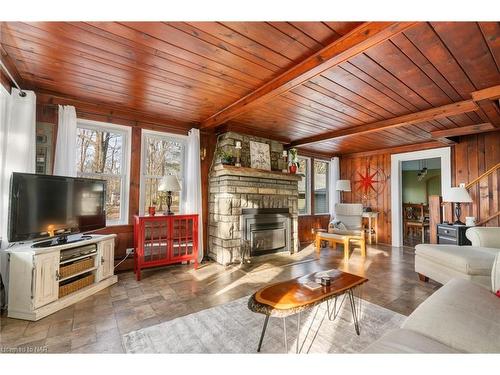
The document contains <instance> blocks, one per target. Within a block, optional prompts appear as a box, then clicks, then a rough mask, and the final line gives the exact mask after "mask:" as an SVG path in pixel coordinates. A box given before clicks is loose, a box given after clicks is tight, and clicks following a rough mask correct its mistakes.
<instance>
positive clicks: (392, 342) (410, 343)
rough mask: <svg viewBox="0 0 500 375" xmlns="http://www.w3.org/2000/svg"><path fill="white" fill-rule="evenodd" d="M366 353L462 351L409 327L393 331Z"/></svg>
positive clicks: (376, 342) (372, 345) (370, 347)
mask: <svg viewBox="0 0 500 375" xmlns="http://www.w3.org/2000/svg"><path fill="white" fill-rule="evenodd" d="M363 352H365V353H460V351H458V350H455V349H453V348H451V347H449V346H446V345H444V344H442V343H440V342H439V341H436V340H433V339H431V338H429V337H427V336H424V335H421V334H419V333H417V332H414V331H410V330H408V329H403V328H400V329H396V330H394V331H391V332H389V333H387V334H385V335H384V336H382V337H381V338H380V339H378V340H377V341H375V342H374V343H373V344H371V345H370V346H368V347H367V348H366V349H365V350H363Z"/></svg>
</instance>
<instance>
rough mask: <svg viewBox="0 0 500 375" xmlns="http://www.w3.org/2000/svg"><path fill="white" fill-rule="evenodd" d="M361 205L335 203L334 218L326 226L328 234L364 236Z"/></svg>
mask: <svg viewBox="0 0 500 375" xmlns="http://www.w3.org/2000/svg"><path fill="white" fill-rule="evenodd" d="M362 215H363V205H362V204H361V203H335V207H334V217H333V219H332V220H331V221H330V223H329V224H328V233H335V234H342V235H350V236H364V233H363V227H362V220H363V216H362Z"/></svg>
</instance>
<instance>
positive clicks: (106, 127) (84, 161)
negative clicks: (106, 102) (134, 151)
mask: <svg viewBox="0 0 500 375" xmlns="http://www.w3.org/2000/svg"><path fill="white" fill-rule="evenodd" d="M129 142H130V128H128V127H125V126H118V125H114V124H107V123H101V122H96V121H87V120H78V124H77V130H76V171H77V176H79V177H86V178H96V179H103V180H106V181H107V185H106V225H119V224H127V223H128V186H129V170H128V161H129V160H130V151H129V150H130V144H129Z"/></svg>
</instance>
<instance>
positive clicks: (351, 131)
mask: <svg viewBox="0 0 500 375" xmlns="http://www.w3.org/2000/svg"><path fill="white" fill-rule="evenodd" d="M477 109H478V107H477V105H476V103H474V101H472V100H464V101H461V102H457V103H452V104H447V105H444V106H441V107H436V108H431V109H426V110H424V111H420V112H416V113H410V114H407V115H403V116H398V117H393V118H391V119H387V120H382V121H377V122H372V123H369V124H363V125H358V126H352V127H349V128H346V129H340V130H335V131H331V132H327V133H323V134H318V135H315V136H311V137H307V138H302V139H299V140H296V141H292V142H291V143H290V145H291V146H304V145H306V144H311V143H317V142H322V141H326V140H328V139H332V138H338V137H345V136H350V135H360V134H366V133H371V132H376V131H381V130H386V129H390V128H396V127H400V126H404V125H412V124H418V123H422V122H426V121H431V120H436V119H441V118H444V117H448V116H453V115H458V114H462V113H466V112H472V111H476V110H477Z"/></svg>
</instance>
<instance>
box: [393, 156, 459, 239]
mask: <svg viewBox="0 0 500 375" xmlns="http://www.w3.org/2000/svg"><path fill="white" fill-rule="evenodd" d="M432 158H440V160H441V195H442V196H443V195H445V192H447V191H448V190H449V189H450V188H451V147H440V148H433V149H430V150H422V151H414V152H405V153H402V154H393V155H391V237H392V246H395V247H401V246H403V220H402V217H401V210H402V207H403V203H402V201H403V198H402V183H403V174H402V172H401V166H402V162H403V161H410V160H420V159H432Z"/></svg>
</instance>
